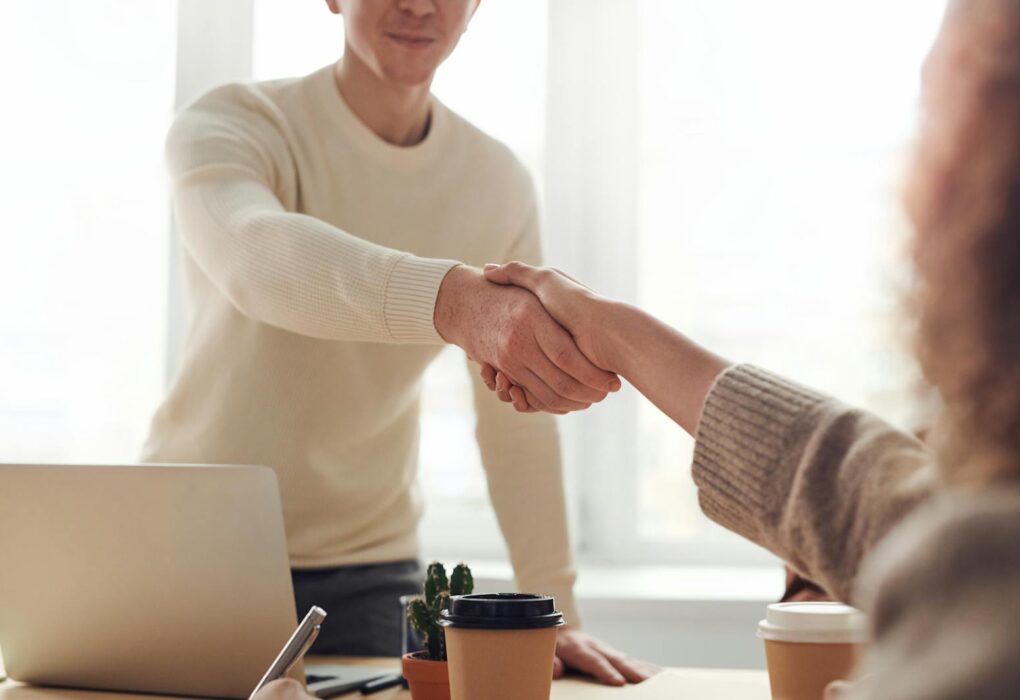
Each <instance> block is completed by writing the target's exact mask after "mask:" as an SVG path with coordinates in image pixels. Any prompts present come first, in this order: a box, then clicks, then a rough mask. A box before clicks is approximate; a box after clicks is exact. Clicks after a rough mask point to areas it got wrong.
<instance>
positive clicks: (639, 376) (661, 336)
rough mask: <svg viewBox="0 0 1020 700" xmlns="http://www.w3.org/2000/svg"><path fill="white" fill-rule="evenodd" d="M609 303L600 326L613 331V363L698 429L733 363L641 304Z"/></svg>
mask: <svg viewBox="0 0 1020 700" xmlns="http://www.w3.org/2000/svg"><path fill="white" fill-rule="evenodd" d="M605 303H606V307H605V314H604V317H603V318H600V320H599V324H598V325H599V326H601V329H600V330H596V331H595V332H600V333H604V334H605V335H606V336H607V337H606V341H607V342H606V343H605V348H606V352H607V355H608V356H609V357H610V362H611V363H612V369H613V370H614V371H616V372H617V373H619V374H620V375H621V376H623V377H624V378H625V379H626V380H627V381H629V382H630V383H631V384H633V385H634V387H635V388H637V390H638V391H640V392H641V393H642V394H643V395H644V396H645V398H647V399H648V400H649V401H651V402H652V403H653V404H655V405H656V406H657V407H658V408H659V409H660V410H661V411H662V412H663V413H665V414H666V415H668V416H669V417H670V418H672V419H673V420H674V421H675V422H676V423H677V424H678V425H679V426H680V427H681V428H683V429H684V430H686V431H687V432H688V433H690V434H691V435H694V434H695V433H696V432H697V429H698V421H699V419H700V418H701V409H702V406H703V405H704V403H705V398H706V397H707V396H708V392H709V390H710V389H711V388H712V384H713V383H714V382H715V380H716V378H717V377H718V376H719V375H720V374H721V373H722V372H723V370H725V369H726V368H727V367H729V366H730V364H731V363H730V362H728V361H727V360H724V359H723V358H721V357H719V356H718V355H715V354H713V353H711V352H709V351H708V350H706V349H704V348H702V347H701V346H699V345H697V344H696V343H694V342H693V341H691V340H690V339H688V338H687V337H685V336H684V335H683V334H682V333H680V332H679V331H677V330H676V329H674V328H672V327H670V326H669V325H668V324H666V323H663V322H662V321H660V320H659V319H657V318H655V317H654V316H652V315H651V314H649V313H646V312H644V311H642V310H641V309H639V308H637V307H635V306H631V305H630V304H624V303H621V302H612V301H608V302H605ZM600 316H603V315H600Z"/></svg>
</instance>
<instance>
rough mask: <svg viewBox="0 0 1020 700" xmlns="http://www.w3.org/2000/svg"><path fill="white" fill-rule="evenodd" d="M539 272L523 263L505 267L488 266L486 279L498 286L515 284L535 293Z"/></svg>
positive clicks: (512, 263) (509, 264)
mask: <svg viewBox="0 0 1020 700" xmlns="http://www.w3.org/2000/svg"><path fill="white" fill-rule="evenodd" d="M537 273H538V270H536V269H535V268H533V267H532V266H531V265H525V264H524V263H521V262H508V263H504V264H503V265H492V264H489V265H486V266H485V279H487V280H489V281H490V282H495V283H496V284H513V285H516V286H518V287H524V288H525V289H530V290H531V291H535V287H536V285H537V282H538V280H537Z"/></svg>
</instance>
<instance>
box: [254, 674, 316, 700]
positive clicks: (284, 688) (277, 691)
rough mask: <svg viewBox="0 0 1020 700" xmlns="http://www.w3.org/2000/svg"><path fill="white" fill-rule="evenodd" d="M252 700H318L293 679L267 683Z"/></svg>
mask: <svg viewBox="0 0 1020 700" xmlns="http://www.w3.org/2000/svg"><path fill="white" fill-rule="evenodd" d="M252 700H316V699H315V697H314V696H313V695H309V694H308V693H307V692H306V691H305V687H304V686H303V685H301V684H300V683H299V682H298V681H296V680H294V679H293V678H281V679H279V680H275V681H273V682H272V683H266V685H265V686H263V688H262V689H261V690H260V691H259V692H257V693H255V695H254V697H253V698H252Z"/></svg>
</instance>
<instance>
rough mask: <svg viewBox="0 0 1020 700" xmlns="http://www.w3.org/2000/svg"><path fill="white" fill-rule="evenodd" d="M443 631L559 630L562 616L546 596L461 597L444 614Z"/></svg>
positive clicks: (452, 600) (454, 599)
mask: <svg viewBox="0 0 1020 700" xmlns="http://www.w3.org/2000/svg"><path fill="white" fill-rule="evenodd" d="M439 624H441V625H442V626H443V627H472V628H475V629H488V630H520V629H542V628H545V627H560V626H562V625H563V624H565V623H564V622H563V613H561V612H559V611H558V610H556V601H555V600H553V599H552V597H551V596H547V595H532V594H530V593H483V594H480V595H458V596H454V597H453V598H451V599H450V609H449V610H444V611H443V612H442V619H441V620H440V621H439Z"/></svg>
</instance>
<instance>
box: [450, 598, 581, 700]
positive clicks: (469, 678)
mask: <svg viewBox="0 0 1020 700" xmlns="http://www.w3.org/2000/svg"><path fill="white" fill-rule="evenodd" d="M439 624H441V625H442V626H443V627H444V628H445V631H446V656H447V659H448V661H449V671H450V699H451V700H483V699H484V700H549V692H550V690H551V687H552V670H553V659H554V657H555V655H556V629H557V628H558V627H562V626H563V624H564V623H563V615H562V614H561V613H560V612H558V611H557V610H556V603H555V601H554V600H553V599H552V598H551V597H549V596H541V595H530V594H525V593H495V594H490V595H465V596H454V597H453V598H451V599H450V607H449V609H448V610H444V611H443V614H442V620H441V621H440V623H439Z"/></svg>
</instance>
